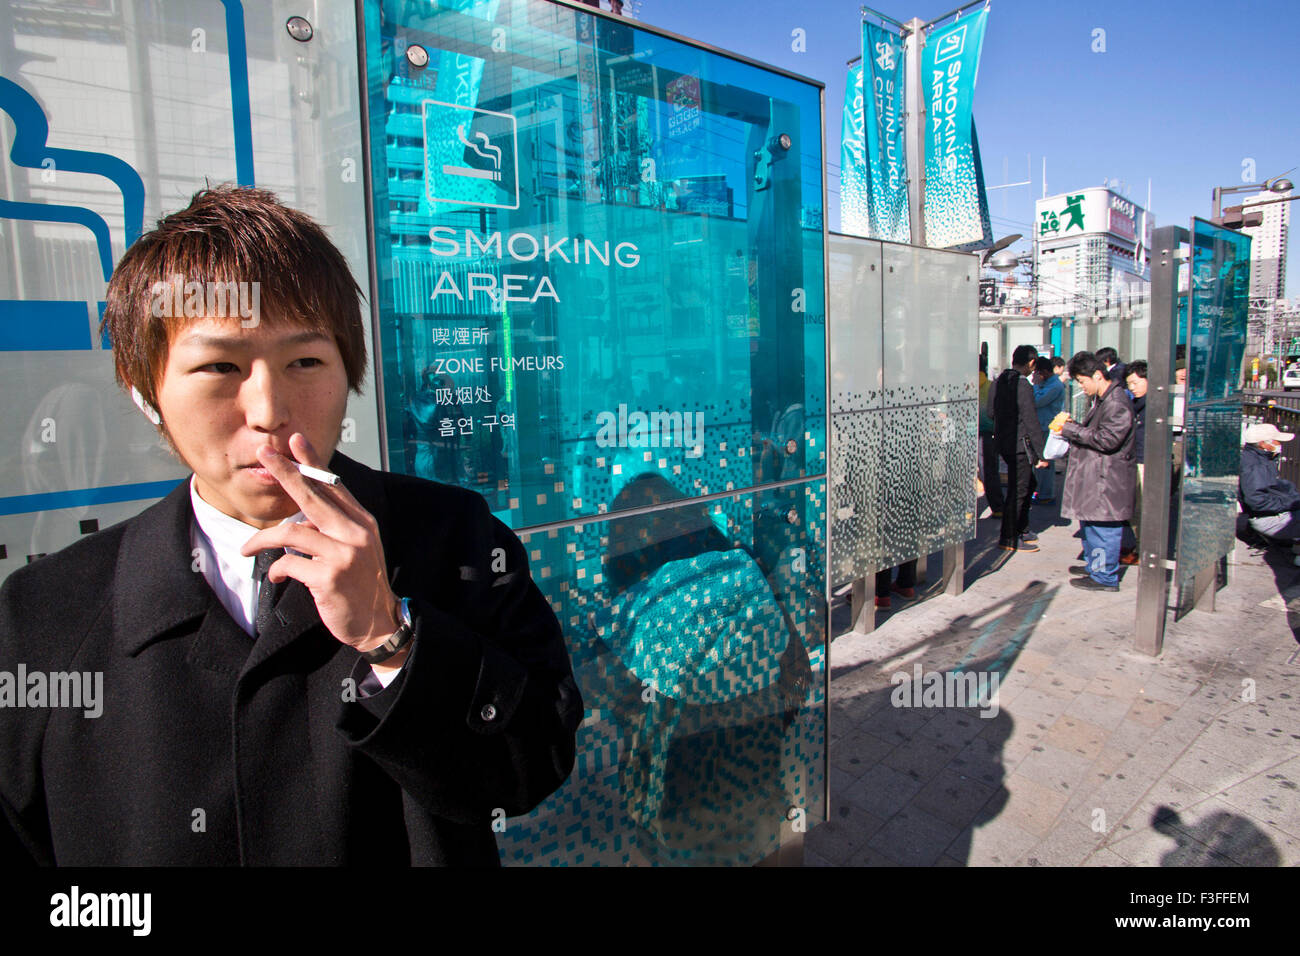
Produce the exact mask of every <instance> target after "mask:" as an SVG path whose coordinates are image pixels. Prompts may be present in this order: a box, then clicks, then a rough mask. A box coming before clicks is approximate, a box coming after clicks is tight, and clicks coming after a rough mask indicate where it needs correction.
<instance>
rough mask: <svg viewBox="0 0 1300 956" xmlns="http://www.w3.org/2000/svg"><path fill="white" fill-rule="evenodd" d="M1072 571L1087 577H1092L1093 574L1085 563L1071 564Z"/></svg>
mask: <svg viewBox="0 0 1300 956" xmlns="http://www.w3.org/2000/svg"><path fill="white" fill-rule="evenodd" d="M1070 573H1071V574H1078V575H1082V576H1083V577H1085V578H1086V577H1091V576H1092V572H1091V571H1089V570H1088V568H1087V566H1086V565H1083V564H1075V565H1071V566H1070Z"/></svg>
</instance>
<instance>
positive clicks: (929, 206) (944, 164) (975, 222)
mask: <svg viewBox="0 0 1300 956" xmlns="http://www.w3.org/2000/svg"><path fill="white" fill-rule="evenodd" d="M987 20H988V10H987V8H986V9H982V10H980V11H978V12H977V13H975V14H973V15H971V16H967V17H962V18H961V19H959V20H955V21H953V22H952V23H950V24H948V25H947V26H944V27H940V28H939V29H937V30H935V31H934V32H933V33H931V34H930V35H929V36H928V37H926V42H925V48H924V49H923V50H922V52H921V84H922V89H921V94H922V98H923V99H924V101H925V109H926V125H925V131H924V134H923V137H922V139H923V142H924V144H925V239H926V244H927V245H931V246H940V247H942V248H964V249H970V248H978V247H979V246H980V245H982V244H984V243H987V242H991V241H992V238H993V237H992V233H991V230H990V228H989V214H988V199H987V197H986V195H985V193H984V178H983V170H982V169H981V167H980V161H979V142H978V140H977V139H976V136H975V123H974V119H973V116H972V106H973V102H974V97H975V80H976V76H977V74H978V72H979V57H980V48H981V46H982V45H983V42H984V28H985V24H986V22H987Z"/></svg>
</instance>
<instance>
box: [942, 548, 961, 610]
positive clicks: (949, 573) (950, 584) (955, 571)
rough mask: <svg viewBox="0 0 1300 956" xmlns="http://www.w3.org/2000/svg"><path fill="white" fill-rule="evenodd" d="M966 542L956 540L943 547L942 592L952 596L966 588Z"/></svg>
mask: <svg viewBox="0 0 1300 956" xmlns="http://www.w3.org/2000/svg"><path fill="white" fill-rule="evenodd" d="M965 577H966V542H964V541H958V542H957V543H956V544H950V545H948V547H946V548H944V549H943V577H942V578H941V579H940V580H941V581H942V592H943V593H944V594H950V595H952V596H953V597H956V596H957V595H959V594H961V593H962V591H964V590H965V589H966V581H965Z"/></svg>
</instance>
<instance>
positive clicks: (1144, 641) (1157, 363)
mask: <svg viewBox="0 0 1300 956" xmlns="http://www.w3.org/2000/svg"><path fill="white" fill-rule="evenodd" d="M1187 238H1188V235H1187V230H1186V229H1183V228H1182V227H1180V226H1164V227H1162V228H1160V229H1157V230H1155V233H1154V235H1153V247H1152V256H1151V325H1150V329H1149V331H1148V333H1147V335H1148V339H1147V367H1148V375H1147V381H1148V383H1149V386H1148V388H1147V405H1146V447H1145V449H1144V456H1143V457H1144V458H1145V459H1146V466H1145V467H1144V468H1143V478H1142V536H1141V537H1142V541H1141V544H1142V550H1141V555H1140V560H1141V563H1140V564H1139V566H1138V595H1137V616H1136V619H1135V621H1134V645H1135V647H1136V648H1137V650H1139V651H1141V652H1142V653H1144V654H1150V655H1152V656H1153V657H1154V656H1155V655H1157V654H1159V653H1160V649H1161V647H1163V646H1164V639H1165V606H1166V604H1167V603H1168V599H1169V572H1168V570H1167V569H1166V560H1167V559H1168V557H1169V555H1168V550H1169V497H1170V490H1171V488H1172V484H1173V482H1172V480H1171V479H1172V474H1171V469H1172V466H1171V458H1172V456H1171V448H1172V439H1173V432H1172V429H1171V426H1170V422H1169V416H1170V414H1171V413H1172V411H1173V381H1174V349H1175V345H1176V343H1177V341H1178V328H1177V318H1178V249H1179V244H1180V243H1182V242H1185V241H1186V240H1187Z"/></svg>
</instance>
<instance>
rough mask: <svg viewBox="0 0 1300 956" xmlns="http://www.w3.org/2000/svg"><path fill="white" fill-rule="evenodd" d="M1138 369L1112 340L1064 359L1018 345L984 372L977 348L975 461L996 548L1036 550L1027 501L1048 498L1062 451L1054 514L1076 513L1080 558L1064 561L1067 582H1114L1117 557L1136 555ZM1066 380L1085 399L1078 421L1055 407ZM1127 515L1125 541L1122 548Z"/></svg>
mask: <svg viewBox="0 0 1300 956" xmlns="http://www.w3.org/2000/svg"><path fill="white" fill-rule="evenodd" d="M1146 379H1147V367H1146V363H1145V362H1132V363H1130V364H1128V365H1125V364H1124V363H1123V362H1121V361H1120V360H1119V355H1118V354H1117V353H1116V351H1115V350H1114V349H1112V348H1102V349H1098V350H1097V352H1096V353H1095V354H1094V353H1092V352H1079V353H1077V354H1076V355H1075V356H1074V357H1073V358H1071V359H1070V360H1069V361H1068V362H1066V361H1065V360H1064V359H1063V358H1059V357H1057V358H1050V357H1047V356H1040V355H1039V354H1038V351H1037V349H1035V348H1034V347H1033V346H1031V345H1021V346H1019V347H1017V348H1016V349H1015V351H1014V352H1013V353H1012V355H1011V366H1010V367H1009V368H1007V369H1005V370H1004V371H1003V372H1002V373H1001V374H1000V375H998V376H997V378H995V379H992V380H990V379H989V378H988V367H987V359H986V358H985V357H984V356H981V357H980V445H981V448H980V459H981V465H982V468H981V470H982V473H983V487H984V494H985V498H986V501H987V502H988V505H989V510H990V513H991V516H992V517H994V518H998V519H1000V521H1001V525H1000V531H999V535H998V544H997V546H998V548H1000V549H1001V550H1003V551H1026V552H1034V551H1038V550H1039V547H1038V543H1037V541H1038V536H1037V535H1036V534H1035V533H1034V532H1033V531H1031V530H1030V529H1029V516H1030V508H1031V507H1032V506H1033V505H1036V504H1037V505H1047V504H1052V503H1054V502H1055V501H1056V478H1057V475H1056V464H1057V461H1059V460H1062V459H1064V460H1065V462H1066V469H1065V479H1064V484H1063V487H1062V490H1061V496H1060V506H1061V516H1062V517H1064V518H1076V519H1078V521H1079V525H1080V529H1081V531H1082V538H1083V558H1084V560H1083V563H1082V564H1079V565H1076V566H1074V567H1072V568H1070V572H1071V580H1070V584H1071V585H1073V586H1074V587H1076V588H1081V589H1083V590H1089V591H1118V590H1119V571H1120V565H1121V564H1136V563H1137V560H1138V559H1137V531H1138V524H1139V520H1138V519H1139V516H1140V513H1141V512H1140V500H1141V474H1142V465H1141V462H1142V441H1143V430H1144V426H1145V423H1144V420H1143V416H1144V414H1145V408H1146V384H1147V382H1146ZM1067 381H1073V382H1074V383H1075V384H1076V385H1077V386H1078V387H1079V389H1080V390H1081V391H1082V392H1083V394H1084V395H1086V396H1087V397H1088V399H1089V400H1090V401H1089V407H1088V411H1087V413H1086V414H1085V415H1084V416H1083V419H1082V420H1081V421H1076V420H1075V419H1074V418H1073V416H1072V415H1071V414H1070V412H1069V411H1066V410H1065V392H1066V390H1065V383H1066V382H1067ZM1000 466H1001V467H1000ZM1003 468H1005V471H1006V487H1005V490H1004V488H1003V486H1002V480H1001V474H1000V472H1001V470H1002V469H1003ZM1130 524H1131V531H1132V535H1131V536H1132V542H1133V543H1132V545H1131V546H1130V547H1128V548H1125V547H1124V546H1123V545H1124V537H1125V529H1126V527H1128V526H1129V525H1130Z"/></svg>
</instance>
